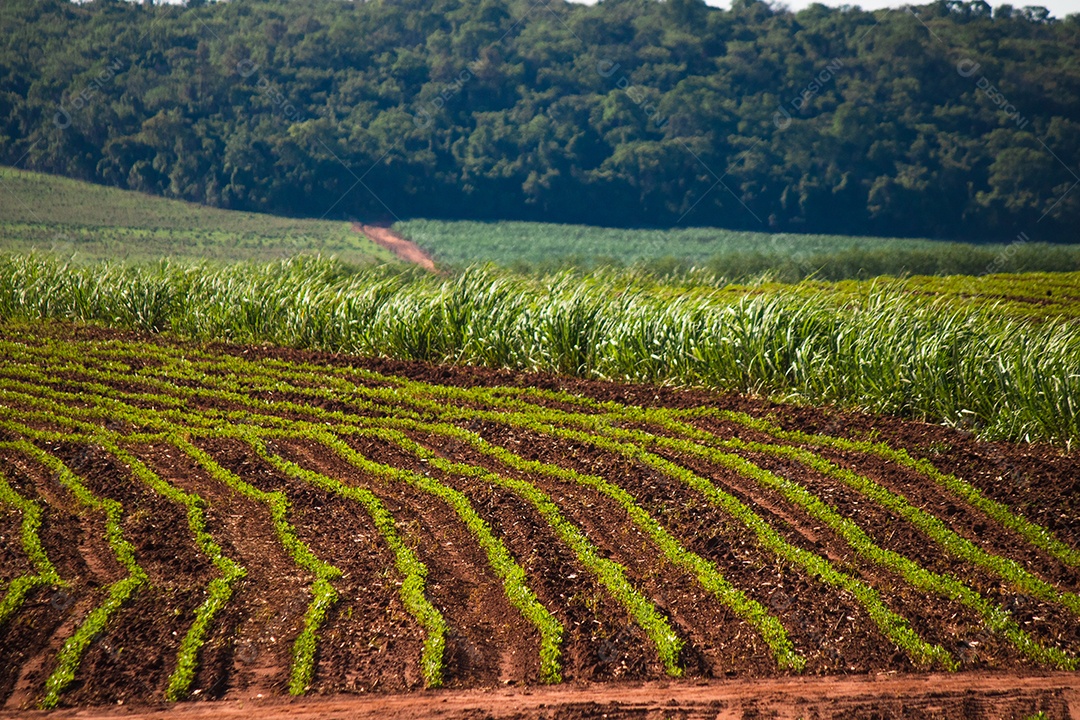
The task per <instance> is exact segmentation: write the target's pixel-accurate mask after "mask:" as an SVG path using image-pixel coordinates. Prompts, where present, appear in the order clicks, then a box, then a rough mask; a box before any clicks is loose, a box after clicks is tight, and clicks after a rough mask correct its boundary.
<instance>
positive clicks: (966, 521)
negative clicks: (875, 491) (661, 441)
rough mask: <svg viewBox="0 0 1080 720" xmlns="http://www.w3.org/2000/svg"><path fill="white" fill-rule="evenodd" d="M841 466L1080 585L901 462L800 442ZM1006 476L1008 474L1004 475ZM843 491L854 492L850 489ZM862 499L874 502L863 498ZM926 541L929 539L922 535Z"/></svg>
mask: <svg viewBox="0 0 1080 720" xmlns="http://www.w3.org/2000/svg"><path fill="white" fill-rule="evenodd" d="M693 424H694V425H696V426H698V427H700V428H701V429H703V430H707V431H708V432H711V433H713V434H715V435H717V436H718V437H720V438H727V437H740V438H742V439H744V440H747V441H753V442H761V443H768V444H779V445H789V444H791V443H788V442H785V441H782V440H777V439H776V438H773V437H772V436H770V435H768V434H766V433H762V432H757V431H755V430H752V429H750V428H746V427H744V426H742V425H739V424H738V423H735V422H730V421H724V420H721V419H719V418H699V419H697V420H695V421H694V422H693ZM799 447H803V448H805V449H806V450H809V451H810V452H813V453H814V454H816V455H818V456H820V457H822V458H825V459H826V460H829V461H830V462H833V463H835V464H836V465H839V466H841V467H844V468H847V469H849V470H852V471H854V472H857V473H859V474H862V475H865V476H867V477H870V478H872V479H873V480H874V481H875V482H876V483H878V484H879V485H881V486H883V487H885V488H886V489H888V490H890V491H891V492H893V493H895V494H897V495H902V496H903V497H905V498H907V500H908V502H910V503H911V504H912V505H914V506H915V507H918V508H920V509H922V510H924V511H926V512H929V513H931V514H933V515H935V516H937V517H938V518H939V519H940V520H942V521H943V522H945V523H946V524H947V525H948V527H949V528H950V529H951V530H953V531H954V532H956V533H957V534H958V535H960V536H961V537H963V538H965V539H967V540H969V541H970V542H972V543H974V544H975V545H977V546H979V547H981V548H983V549H984V550H986V551H988V552H992V553H994V554H997V555H1001V556H1002V557H1006V558H1009V559H1011V560H1015V561H1016V562H1018V563H1020V565H1021V566H1023V567H1024V568H1026V569H1027V570H1028V571H1030V572H1032V573H1034V574H1036V575H1038V576H1039V577H1042V578H1043V579H1045V580H1048V581H1050V582H1053V583H1056V584H1059V585H1060V586H1061V587H1062V588H1063V589H1068V590H1073V591H1076V590H1077V589H1078V588H1080V569H1078V568H1072V567H1069V566H1067V565H1065V564H1064V563H1062V562H1061V561H1059V560H1057V559H1055V558H1053V557H1051V556H1050V555H1049V554H1048V553H1046V552H1045V551H1042V550H1040V549H1038V548H1036V547H1034V546H1032V545H1030V544H1029V543H1027V541H1025V540H1024V539H1023V538H1022V537H1020V535H1019V534H1017V533H1016V532H1015V531H1012V530H1010V529H1008V528H1006V527H1003V526H1002V525H1001V524H1000V523H999V522H998V521H997V520H994V519H993V518H991V517H988V516H987V515H986V514H984V513H983V512H981V511H979V510H978V509H977V508H974V507H972V506H971V505H969V504H968V503H966V502H964V501H963V500H962V499H959V498H957V497H955V496H954V495H953V494H952V493H950V492H949V491H948V490H947V489H945V488H943V487H941V486H940V485H938V484H937V483H935V482H933V481H931V480H929V479H928V478H926V477H924V476H922V475H920V474H919V473H917V472H915V471H914V470H911V469H909V468H905V467H901V466H899V465H897V464H895V463H892V462H889V461H887V460H884V459H883V458H880V457H878V456H876V455H874V454H872V453H853V452H845V451H841V450H834V449H831V448H821V447H812V446H808V445H799ZM1003 479H1008V478H1003ZM838 494H842V495H846V496H852V495H853V491H852V490H844V491H843V492H842V493H839V492H838ZM866 502H872V501H869V500H867V501H866ZM924 542H926V543H929V542H930V541H929V540H924Z"/></svg>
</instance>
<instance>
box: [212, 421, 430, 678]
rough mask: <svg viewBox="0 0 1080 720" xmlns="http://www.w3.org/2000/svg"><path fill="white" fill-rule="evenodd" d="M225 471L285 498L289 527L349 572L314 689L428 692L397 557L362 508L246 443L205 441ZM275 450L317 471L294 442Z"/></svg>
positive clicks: (323, 640) (326, 629)
mask: <svg viewBox="0 0 1080 720" xmlns="http://www.w3.org/2000/svg"><path fill="white" fill-rule="evenodd" d="M200 445H201V446H202V447H204V448H205V449H207V450H208V451H209V452H210V453H211V454H212V455H213V456H214V459H215V460H216V461H217V462H218V463H220V464H221V465H222V466H223V467H225V468H227V469H229V470H231V471H232V472H234V473H236V474H237V475H239V476H240V477H241V478H243V480H244V481H245V482H248V483H251V484H252V485H254V486H255V487H258V488H259V489H260V490H264V491H267V492H274V491H277V492H282V493H284V494H285V495H286V496H287V497H288V498H289V501H290V504H291V510H290V513H289V522H290V523H292V525H293V527H294V528H295V530H296V533H297V536H298V537H299V538H300V540H302V541H303V542H304V543H305V544H307V546H308V547H309V548H311V551H312V552H313V553H315V555H316V556H317V557H319V558H320V559H322V560H324V561H326V562H329V563H331V564H333V565H334V566H336V567H338V568H340V569H341V570H342V573H343V575H342V577H341V578H340V579H339V580H336V581H334V586H335V588H337V590H338V591H339V595H340V600H339V601H338V603H337V604H336V605H335V607H334V608H333V610H332V611H331V613H330V615H329V617H328V618H327V621H326V623H325V624H324V625H323V627H322V628H321V629H320V631H319V633H318V635H319V645H318V650H317V655H316V657H317V664H316V671H315V677H314V688H315V689H316V690H317V691H318V692H343V691H351V692H372V691H378V692H400V691H403V690H415V689H418V688H422V687H423V678H422V677H421V675H420V673H419V670H418V668H417V662H416V660H417V658H419V656H420V652H421V647H422V644H423V637H422V634H421V632H420V629H419V628H418V627H417V626H416V625H415V623H414V622H413V620H412V618H411V617H410V616H409V615H408V613H407V612H406V610H405V608H404V606H403V605H402V604H401V600H400V598H399V596H398V592H397V582H398V581H397V578H396V575H395V571H394V558H393V555H392V553H391V552H390V550H389V549H388V548H387V547H385V545H384V543H383V542H382V540H381V538H380V536H379V534H378V532H377V530H376V528H375V526H374V523H373V522H372V521H371V518H370V517H369V516H368V515H367V513H366V512H365V510H364V508H363V507H362V506H360V505H359V504H358V503H353V502H350V501H348V500H344V499H342V498H339V497H337V496H336V495H334V494H333V493H330V492H326V491H324V490H322V489H320V488H317V487H313V486H311V485H308V484H305V483H302V482H300V481H298V480H296V479H294V478H292V477H289V476H288V475H285V474H283V473H280V472H278V471H277V470H276V469H274V468H273V467H271V466H270V465H268V464H267V463H265V462H264V461H263V460H262V459H261V458H259V457H258V455H256V453H255V452H254V451H253V450H252V449H251V447H250V446H248V445H247V444H245V443H242V442H240V441H236V440H206V441H202V442H200ZM268 447H269V449H270V450H271V451H272V452H277V453H284V454H285V455H286V456H288V457H289V459H293V460H294V461H296V462H299V463H301V465H302V466H303V467H305V468H309V469H314V465H313V463H312V462H311V459H310V458H309V457H306V456H304V455H294V452H293V448H292V444H291V443H287V442H284V441H277V440H275V441H273V442H272V443H270V445H269V446H268Z"/></svg>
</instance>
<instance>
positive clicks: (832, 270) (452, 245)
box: [394, 220, 1080, 282]
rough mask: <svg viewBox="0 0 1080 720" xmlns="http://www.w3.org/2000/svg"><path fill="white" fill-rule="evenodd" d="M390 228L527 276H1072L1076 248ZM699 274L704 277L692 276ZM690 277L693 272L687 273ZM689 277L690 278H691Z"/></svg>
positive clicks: (527, 226) (757, 235)
mask: <svg viewBox="0 0 1080 720" xmlns="http://www.w3.org/2000/svg"><path fill="white" fill-rule="evenodd" d="M394 229H395V230H396V231H398V232H399V233H401V234H402V235H404V236H405V237H408V238H409V239H410V240H412V241H413V242H415V243H416V244H417V245H419V246H420V247H422V248H423V249H424V250H426V251H428V253H429V254H431V255H432V256H433V257H434V258H435V260H436V261H437V262H439V263H440V264H441V265H443V266H449V267H458V268H463V267H467V266H470V265H475V264H477V263H484V262H493V263H495V264H497V265H501V266H504V267H510V268H513V269H515V270H519V271H526V272H538V271H539V272H546V271H552V270H557V269H561V268H566V267H586V268H591V267H596V266H601V265H612V264H614V265H617V266H623V265H636V266H638V267H641V268H643V269H645V270H646V271H648V272H650V273H652V274H655V275H665V274H676V275H679V274H686V273H687V271H688V270H690V269H691V268H696V269H698V270H699V272H698V273H696V275H698V276H699V277H705V278H707V277H709V276H715V277H720V278H726V279H728V280H733V279H734V280H742V279H747V278H757V277H760V276H763V275H764V276H768V277H769V278H771V279H773V280H777V281H783V282H796V281H798V280H802V279H805V278H808V277H814V278H817V279H819V280H845V279H848V278H871V277H877V276H880V275H894V276H900V275H905V274H907V275H972V276H977V275H983V274H986V273H1018V272H1036V271H1051V272H1064V271H1075V270H1080V248H1078V247H1075V246H1060V245H1057V246H1054V245H1047V244H1045V243H1028V242H1017V243H1015V244H1013V245H1006V244H1001V243H998V244H981V245H971V244H961V243H950V242H941V241H934V240H920V239H906V240H902V239H895V238H879V237H852V236H842V235H797V234H792V233H773V234H770V233H763V232H745V231H735V230H722V229H719V228H674V229H668V230H628V229H616V228H602V227H589V226H585V225H553V224H550V223H530V222H496V223H482V222H469V221H460V222H448V221H435V220H410V221H407V222H399V223H397V224H396V225H394ZM700 271H704V272H700ZM692 275H693V274H692ZM692 275H691V276H692Z"/></svg>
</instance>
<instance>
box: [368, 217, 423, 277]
mask: <svg viewBox="0 0 1080 720" xmlns="http://www.w3.org/2000/svg"><path fill="white" fill-rule="evenodd" d="M352 227H353V230H355V231H356V232H358V233H363V234H364V235H366V236H367V237H368V239H369V240H371V241H372V242H373V243H375V244H376V245H378V246H380V247H384V248H386V249H387V250H389V251H390V252H392V253H394V254H395V255H397V256H398V257H399V258H401V259H402V260H404V261H405V262H410V263H413V264H414V265H419V266H420V267H422V268H424V269H425V270H430V271H431V272H436V270H437V268H436V267H435V261H434V260H432V259H431V256H430V255H428V254H427V253H426V252H424V251H423V250H421V249H420V246H419V245H417V244H416V243H414V242H413V241H412V240H407V239H405V238H403V237H402V236H401V235H398V234H397V233H396V232H394V231H393V230H391V229H390V228H388V227H383V226H381V225H363V224H361V223H353V225H352Z"/></svg>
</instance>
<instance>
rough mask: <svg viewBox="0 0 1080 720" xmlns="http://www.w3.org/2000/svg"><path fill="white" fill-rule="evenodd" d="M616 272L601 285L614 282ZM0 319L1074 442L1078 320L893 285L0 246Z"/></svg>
mask: <svg viewBox="0 0 1080 720" xmlns="http://www.w3.org/2000/svg"><path fill="white" fill-rule="evenodd" d="M613 277H614V281H612V279H613ZM0 318H22V319H29V320H37V319H45V318H65V319H72V320H82V321H98V322H104V323H107V324H110V325H115V326H120V327H131V328H137V329H142V330H151V331H157V330H164V329H168V330H171V331H173V332H175V333H178V334H180V335H184V336H187V337H193V338H199V339H204V340H232V341H239V342H256V343H262V342H270V343H274V344H278V345H285V346H293V347H305V348H316V349H323V350H332V351H341V352H347V353H353V354H365V355H385V356H390V357H396V358H401V359H417V360H432V361H442V362H458V363H472V364H478V365H487V366H492V367H509V368H524V369H530V370H548V371H554V372H561V373H569V374H573V375H578V376H582V377H607V378H622V379H626V380H631V381H648V382H661V383H664V382H666V383H679V384H684V385H702V386H706V387H712V388H718V389H722V390H738V391H748V392H754V393H770V394H774V395H777V396H780V397H784V398H788V399H796V400H802V401H808V402H814V403H834V404H839V405H842V406H846V407H854V408H861V409H863V410H867V411H869V412H874V413H892V414H897V415H901V416H906V417H914V418H922V419H928V420H932V421H935V422H945V423H949V424H953V425H958V426H963V427H966V428H970V429H973V430H975V431H977V432H978V433H979V434H980V435H981V436H983V437H987V438H1005V439H1014V440H1020V439H1026V440H1046V441H1051V442H1056V443H1060V444H1062V445H1070V444H1071V443H1073V442H1075V441H1076V440H1077V439H1078V438H1080V408H1078V407H1077V405H1076V403H1075V398H1076V397H1077V396H1080V376H1078V375H1077V374H1076V372H1075V369H1076V367H1078V366H1080V329H1078V326H1077V325H1076V324H1070V323H1066V322H1062V321H1047V322H1043V323H1030V322H1027V321H1021V320H1014V319H1010V318H1009V317H1008V316H1006V315H1001V314H999V313H995V312H993V311H992V309H987V308H979V307H976V308H967V307H964V306H957V305H955V304H949V303H946V302H944V301H942V302H926V301H925V300H921V299H919V298H913V297H911V296H910V295H909V294H907V293H905V292H903V291H901V290H896V289H894V288H892V287H891V286H888V285H882V286H879V287H876V288H873V289H872V290H871V291H870V292H868V293H867V295H865V296H864V297H862V298H856V297H848V298H847V299H846V302H844V303H838V302H835V297H833V296H830V295H828V294H814V292H813V291H812V290H808V289H807V288H804V287H802V286H795V287H794V288H793V289H791V290H789V291H784V290H782V289H781V290H777V291H772V292H770V293H762V294H760V295H757V296H752V297H746V296H737V297H732V296H731V295H730V294H728V293H725V292H724V291H713V290H710V289H708V288H699V289H698V290H697V291H695V292H690V293H683V292H672V291H671V289H670V288H667V287H666V286H665V285H664V284H663V283H659V282H657V281H656V280H652V279H649V278H646V277H641V276H639V275H635V274H633V273H629V274H625V275H621V276H613V275H612V274H611V273H610V271H606V272H602V273H599V274H596V275H585V276H581V275H576V274H572V273H571V274H559V275H554V276H548V277H541V278H531V277H523V276H517V275H513V274H510V273H507V272H502V271H496V270H490V269H489V270H470V271H468V272H465V273H463V274H461V275H460V276H457V277H452V278H442V277H432V276H421V275H399V274H395V273H390V272H387V271H385V270H378V269H376V270H369V271H365V272H361V273H355V274H350V273H346V272H344V271H343V270H342V268H341V267H340V266H338V265H335V264H333V263H328V262H322V261H317V260H311V259H298V260H294V261H289V262H284V263H279V264H273V265H264V266H235V267H229V268H223V269H211V268H206V267H201V268H185V267H182V266H178V265H162V266H159V267H156V268H146V269H132V268H118V267H114V266H91V267H85V268H78V267H70V266H66V265H64V264H62V263H59V262H57V261H55V260H50V259H48V258H42V257H18V256H16V257H8V258H0Z"/></svg>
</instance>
